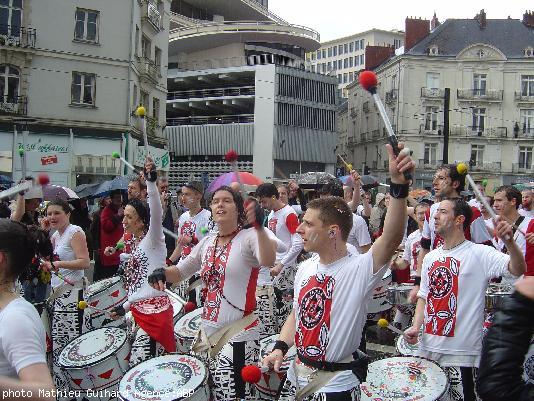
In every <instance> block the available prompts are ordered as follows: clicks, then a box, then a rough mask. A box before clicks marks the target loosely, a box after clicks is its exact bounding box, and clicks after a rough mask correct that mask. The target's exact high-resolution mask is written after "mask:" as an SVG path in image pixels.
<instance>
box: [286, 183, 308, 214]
mask: <svg viewBox="0 0 534 401" xmlns="http://www.w3.org/2000/svg"><path fill="white" fill-rule="evenodd" d="M287 187H288V188H289V203H288V205H290V206H293V205H300V209H301V211H302V212H305V211H306V203H307V200H306V196H305V195H304V192H302V189H300V187H299V185H298V184H297V182H296V181H295V180H290V181H289V183H288V184H287Z"/></svg>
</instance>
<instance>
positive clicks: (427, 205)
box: [413, 202, 430, 213]
mask: <svg viewBox="0 0 534 401" xmlns="http://www.w3.org/2000/svg"><path fill="white" fill-rule="evenodd" d="M420 207H425V208H429V207H430V205H429V204H428V203H426V202H419V203H418V204H417V205H415V207H414V208H413V211H414V213H417V209H419V208H420Z"/></svg>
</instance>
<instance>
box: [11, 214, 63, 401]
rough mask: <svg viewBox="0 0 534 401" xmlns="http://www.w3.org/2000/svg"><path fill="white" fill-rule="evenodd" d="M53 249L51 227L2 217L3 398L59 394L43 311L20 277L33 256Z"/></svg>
mask: <svg viewBox="0 0 534 401" xmlns="http://www.w3.org/2000/svg"><path fill="white" fill-rule="evenodd" d="M51 253H52V249H51V246H50V241H49V240H48V237H47V235H46V233H45V232H43V231H41V230H38V229H36V228H35V227H31V226H25V225H24V224H21V223H17V222H14V221H11V220H8V219H0V393H1V394H2V399H3V400H14V399H22V398H24V399H28V400H53V399H55V398H54V397H53V395H54V394H53V390H54V383H53V380H52V377H51V375H50V372H49V370H48V366H47V365H46V342H45V331H44V328H43V325H42V323H41V320H40V318H39V314H38V313H37V311H36V310H35V308H34V307H33V305H32V304H30V303H29V302H27V301H26V300H25V299H24V298H21V297H20V295H19V294H17V292H16V290H15V281H16V280H17V279H18V277H19V276H20V275H21V273H23V271H24V270H25V269H26V268H28V267H29V266H30V263H31V261H32V258H33V257H34V256H49V255H51ZM17 395H18V397H17Z"/></svg>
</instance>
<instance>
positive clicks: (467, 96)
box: [456, 89, 503, 100]
mask: <svg viewBox="0 0 534 401" xmlns="http://www.w3.org/2000/svg"><path fill="white" fill-rule="evenodd" d="M502 93H503V91H502V90H500V89H458V90H457V92H456V97H457V98H458V99H463V100H502Z"/></svg>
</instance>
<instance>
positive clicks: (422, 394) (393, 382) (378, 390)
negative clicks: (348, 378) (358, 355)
mask: <svg viewBox="0 0 534 401" xmlns="http://www.w3.org/2000/svg"><path fill="white" fill-rule="evenodd" d="M448 388H449V382H448V380H447V374H446V373H445V371H444V370H443V369H442V368H441V367H440V366H439V365H438V364H437V363H435V362H433V361H430V360H428V359H423V358H417V357H413V356H412V357H405V356H398V357H393V358H387V359H382V360H379V361H375V362H373V363H370V364H369V367H368V368H367V381H366V382H364V383H362V384H360V389H361V401H371V400H372V401H377V400H388V401H406V400H417V401H437V400H442V399H443V397H445V396H446V393H447V390H448Z"/></svg>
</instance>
